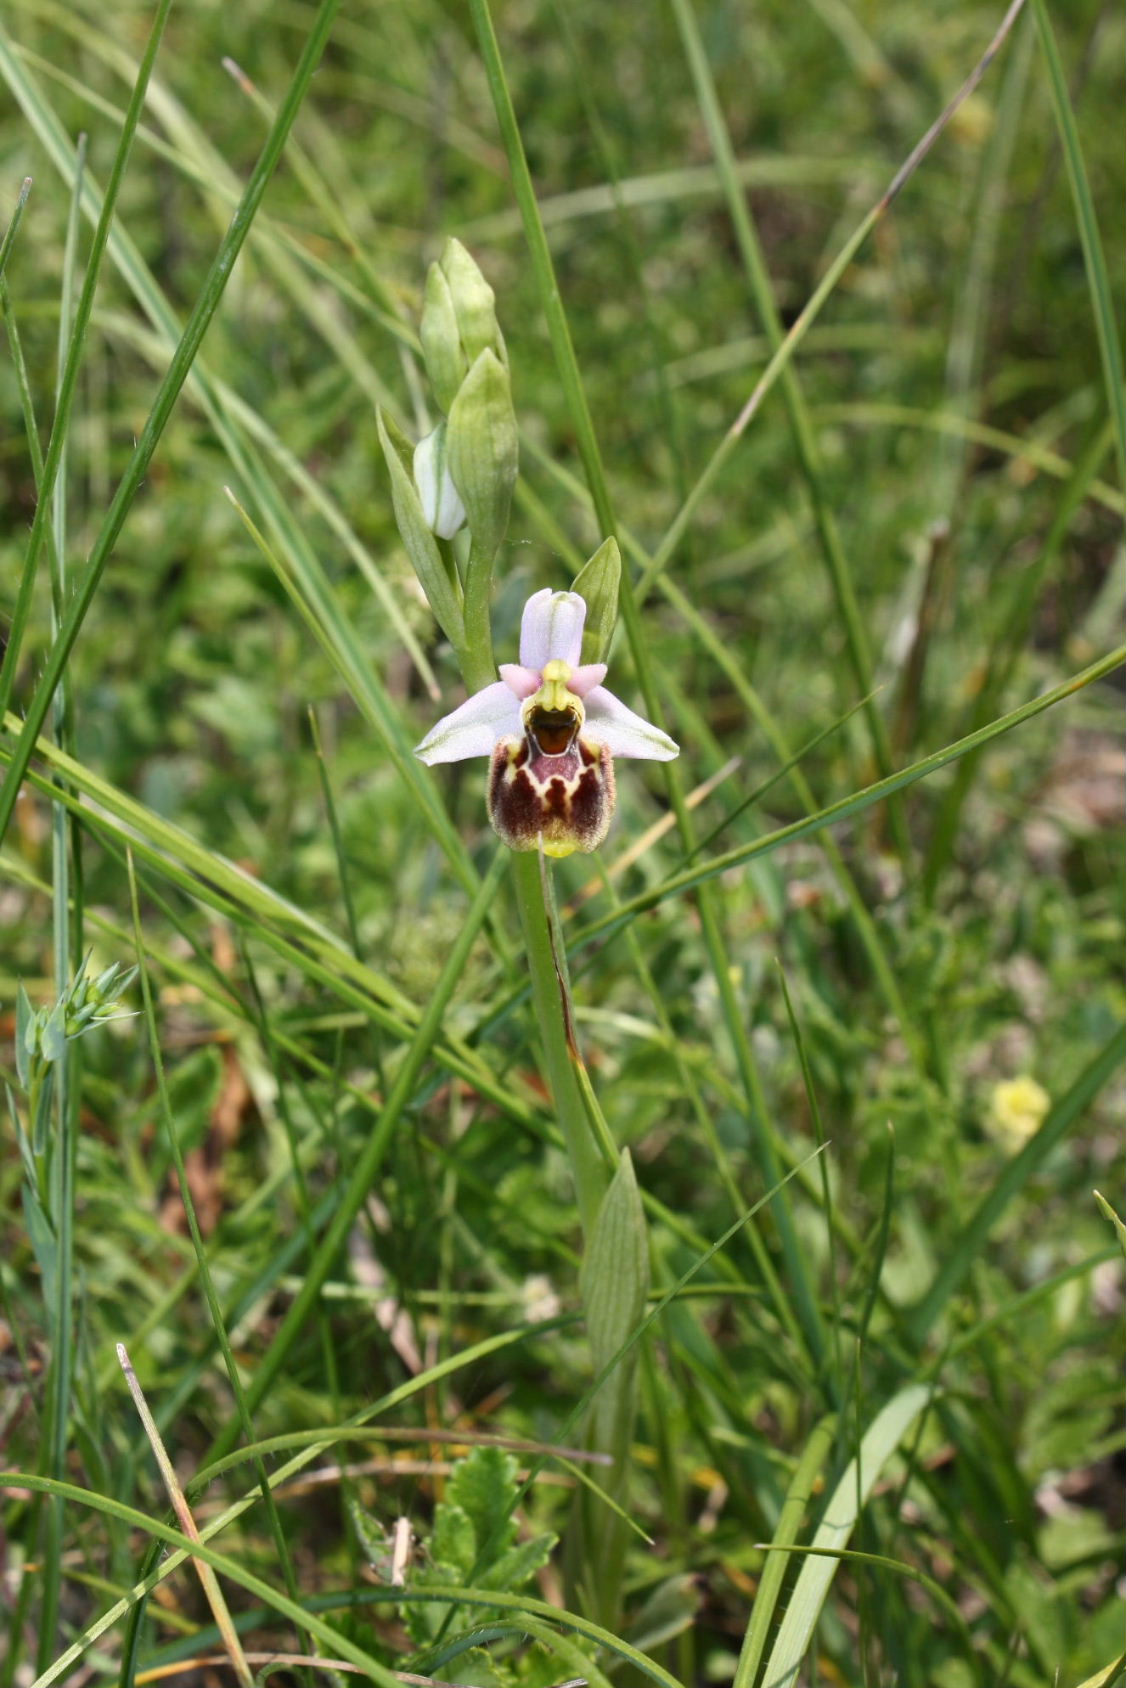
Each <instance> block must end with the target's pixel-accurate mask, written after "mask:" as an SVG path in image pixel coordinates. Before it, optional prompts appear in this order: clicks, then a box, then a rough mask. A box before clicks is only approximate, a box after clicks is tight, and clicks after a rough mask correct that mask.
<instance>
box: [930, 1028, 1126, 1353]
mask: <svg viewBox="0 0 1126 1688" xmlns="http://www.w3.org/2000/svg"><path fill="white" fill-rule="evenodd" d="M1124 1059H1126V1031H1124V1030H1122V1029H1119V1030H1117V1031H1115V1032H1114V1033H1113V1035H1112V1036H1111V1037H1109V1038H1108V1039H1107V1041H1106V1043H1104V1044H1103V1046H1102V1048H1101V1049H1100V1050H1099V1052H1098V1054H1097V1055H1096V1056H1095V1058H1094V1060H1092V1061H1091V1062H1090V1063H1089V1064H1088V1065H1087V1066H1086V1067H1085V1068H1084V1069H1083V1071H1082V1072H1081V1073H1080V1075H1079V1077H1078V1078H1077V1079H1076V1080H1075V1082H1074V1084H1073V1085H1072V1086H1071V1088H1070V1090H1068V1091H1066V1092H1065V1094H1064V1095H1063V1096H1061V1097H1060V1099H1059V1101H1058V1102H1057V1103H1056V1104H1055V1106H1054V1107H1053V1108H1052V1109H1051V1111H1050V1113H1049V1114H1048V1116H1047V1118H1046V1119H1045V1121H1044V1123H1043V1125H1042V1126H1041V1127H1040V1129H1039V1131H1037V1133H1036V1135H1035V1136H1034V1137H1031V1138H1030V1139H1029V1140H1028V1142H1027V1143H1026V1144H1025V1145H1024V1148H1023V1149H1021V1150H1020V1152H1019V1154H1016V1155H1014V1156H1013V1158H1012V1160H1010V1161H1008V1162H1007V1163H1006V1165H1005V1167H1004V1170H1003V1171H1002V1172H1001V1175H1000V1177H999V1178H998V1179H997V1181H996V1183H995V1184H994V1185H993V1187H992V1189H991V1190H990V1191H989V1192H988V1194H987V1195H985V1196H984V1197H983V1198H982V1200H981V1201H980V1202H979V1203H978V1206H977V1207H976V1208H975V1209H974V1212H973V1213H972V1214H971V1215H970V1218H969V1219H968V1220H967V1222H966V1224H965V1226H964V1228H963V1230H962V1233H961V1235H960V1236H959V1237H958V1238H957V1239H956V1240H955V1242H954V1243H953V1245H952V1246H951V1247H950V1248H948V1249H947V1250H946V1251H945V1252H944V1255H943V1261H942V1265H941V1266H940V1267H939V1269H938V1271H937V1273H936V1274H935V1277H934V1280H933V1282H932V1283H931V1286H930V1288H929V1289H928V1290H927V1292H926V1294H925V1295H924V1296H923V1298H922V1300H921V1301H919V1302H918V1303H917V1305H916V1306H915V1308H914V1309H913V1310H912V1312H911V1314H910V1326H911V1330H912V1333H913V1335H914V1337H915V1340H916V1341H917V1342H918V1343H919V1344H920V1346H921V1345H922V1344H923V1343H924V1342H925V1341H926V1339H927V1337H928V1336H929V1334H930V1332H931V1330H932V1328H933V1326H934V1324H935V1322H936V1320H937V1319H938V1317H939V1314H940V1313H941V1312H942V1310H943V1308H944V1307H945V1306H946V1303H947V1302H948V1301H949V1300H950V1297H951V1296H952V1295H953V1294H954V1293H955V1291H956V1290H957V1288H958V1286H959V1285H960V1284H961V1282H962V1280H963V1279H964V1278H965V1276H966V1274H967V1273H968V1272H969V1270H970V1268H971V1266H972V1265H973V1263H974V1261H975V1260H977V1259H978V1258H980V1255H981V1251H982V1249H983V1247H984V1245H985V1243H986V1240H987V1239H988V1237H989V1235H990V1233H991V1232H992V1231H993V1229H994V1227H995V1226H996V1224H997V1221H998V1220H999V1219H1000V1217H1001V1215H1002V1214H1003V1213H1004V1212H1005V1209H1006V1208H1007V1207H1008V1206H1009V1203H1010V1202H1011V1201H1012V1200H1013V1198H1014V1197H1015V1196H1017V1195H1018V1194H1019V1193H1020V1191H1021V1190H1023V1189H1024V1187H1025V1185H1026V1184H1027V1183H1028V1180H1029V1179H1030V1178H1031V1177H1032V1176H1033V1174H1034V1173H1036V1172H1037V1171H1039V1169H1040V1167H1041V1166H1043V1164H1044V1162H1045V1160H1046V1159H1047V1158H1048V1156H1049V1155H1050V1154H1051V1152H1052V1150H1053V1149H1054V1148H1055V1147H1056V1144H1057V1143H1059V1142H1061V1141H1062V1139H1063V1138H1064V1136H1065V1135H1066V1133H1067V1132H1068V1131H1069V1130H1070V1128H1071V1126H1072V1125H1073V1124H1074V1123H1075V1121H1076V1120H1077V1119H1078V1117H1079V1115H1080V1114H1081V1113H1082V1112H1083V1110H1084V1109H1085V1108H1086V1107H1088V1106H1089V1105H1090V1103H1091V1102H1092V1101H1093V1100H1094V1098H1095V1097H1096V1096H1097V1095H1098V1093H1099V1091H1100V1090H1101V1089H1102V1087H1103V1085H1104V1084H1105V1083H1106V1081H1107V1079H1108V1078H1109V1077H1110V1075H1111V1074H1112V1073H1113V1072H1114V1070H1115V1068H1116V1067H1118V1066H1119V1065H1120V1064H1121V1062H1122V1061H1123V1060H1124Z"/></svg>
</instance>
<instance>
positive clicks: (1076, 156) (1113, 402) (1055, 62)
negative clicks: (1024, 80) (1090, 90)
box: [1032, 0, 1126, 489]
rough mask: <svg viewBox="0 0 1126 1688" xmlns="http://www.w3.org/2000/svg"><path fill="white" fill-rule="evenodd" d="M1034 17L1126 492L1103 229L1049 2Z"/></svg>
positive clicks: (1122, 403) (1125, 398) (1123, 420)
mask: <svg viewBox="0 0 1126 1688" xmlns="http://www.w3.org/2000/svg"><path fill="white" fill-rule="evenodd" d="M1032 15H1033V17H1034V18H1035V19H1036V29H1037V32H1038V34H1039V37H1040V49H1041V51H1042V52H1043V54H1044V61H1045V63H1046V65H1047V67H1048V86H1049V88H1050V89H1051V94H1052V109H1053V110H1054V112H1055V117H1056V126H1057V127H1058V129H1059V132H1060V141H1061V142H1062V145H1063V155H1064V160H1065V162H1066V164H1067V178H1068V181H1069V183H1070V184H1071V197H1072V199H1073V200H1074V202H1075V220H1076V222H1077V223H1078V225H1079V239H1080V242H1081V244H1082V247H1083V262H1084V265H1085V267H1086V270H1087V286H1088V287H1089V288H1090V292H1091V306H1092V310H1093V312H1094V317H1095V328H1096V331H1097V333H1098V338H1099V356H1100V358H1101V360H1102V366H1103V380H1104V381H1105V383H1106V398H1107V405H1108V407H1109V410H1110V415H1111V418H1112V420H1113V422H1114V443H1115V449H1116V451H1117V453H1118V476H1119V481H1120V482H1121V484H1122V486H1123V488H1124V489H1126V384H1124V383H1123V380H1122V348H1121V346H1120V345H1119V343H1118V326H1117V323H1116V320H1115V313H1114V304H1113V301H1112V299H1111V292H1110V280H1109V277H1108V276H1107V270H1106V259H1105V257H1104V256H1103V248H1102V241H1101V240H1100V238H1099V225H1098V221H1097V219H1096V217H1095V207H1094V203H1093V201H1092V199H1091V188H1090V184H1089V182H1088V181H1087V166H1086V164H1085V163H1084V161H1083V148H1082V146H1081V145H1080V141H1079V130H1078V127H1077V126H1076V122H1075V113H1074V111H1073V110H1072V107H1071V97H1070V95H1069V94H1068V91H1067V78H1066V77H1065V75H1064V72H1063V64H1062V61H1061V59H1060V54H1059V48H1058V47H1057V45H1056V37H1055V32H1054V30H1053V29H1052V20H1051V18H1050V16H1049V14H1048V8H1047V5H1046V4H1045V0H1032Z"/></svg>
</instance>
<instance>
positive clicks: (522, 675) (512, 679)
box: [500, 662, 543, 699]
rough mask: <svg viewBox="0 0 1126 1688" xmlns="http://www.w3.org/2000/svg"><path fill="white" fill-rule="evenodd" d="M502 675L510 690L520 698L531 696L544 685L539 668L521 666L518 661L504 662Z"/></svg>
mask: <svg viewBox="0 0 1126 1688" xmlns="http://www.w3.org/2000/svg"><path fill="white" fill-rule="evenodd" d="M500 677H501V679H502V680H503V681H504V683H505V685H506V686H507V687H508V689H509V691H510V692H513V693H515V695H516V696H517V697H518V698H520V699H524V698H526V697H531V695H532V693H533V692H538V691H539V689H540V687H541V686H542V685H543V675H542V674H541V673H540V672H539V670H538V669H537V668H521V666H520V664H519V663H518V662H502V663H501V665H500Z"/></svg>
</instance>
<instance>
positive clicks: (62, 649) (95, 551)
mask: <svg viewBox="0 0 1126 1688" xmlns="http://www.w3.org/2000/svg"><path fill="white" fill-rule="evenodd" d="M169 5H170V0H161V4H160V9H159V11H158V14H157V20H156V23H155V24H154V29H153V33H152V35H150V41H149V45H148V46H147V47H146V51H145V57H144V60H143V61H142V74H141V76H140V77H139V79H138V84H137V89H136V90H135V95H134V99H133V100H132V101H131V102H130V108H129V110H130V114H131V116H132V122H133V126H134V127H135V126H136V120H137V118H138V117H139V115H140V108H141V103H142V100H143V95H144V81H145V80H146V78H147V74H148V71H149V70H151V66H152V62H153V60H154V59H155V56H156V49H157V45H158V42H159V31H160V28H161V27H163V20H164V18H165V16H166V15H167V11H168V7H169ZM338 5H339V0H321V4H320V6H319V8H318V10H317V14H316V17H315V19H314V21H313V25H312V28H311V30H310V32H309V35H308V37H307V39H306V42H305V46H304V49H303V51H302V54H301V58H300V61H299V63H298V66H297V69H296V71H295V72H294V76H293V80H292V82H291V84H290V87H289V89H288V91H287V93H286V97H285V100H284V101H283V103H282V106H281V108H280V111H279V115H278V121H277V123H276V124H275V125H274V128H273V130H272V131H271V133H270V136H269V138H268V139H267V142H266V145H265V147H264V148H263V150H262V154H261V156H260V158H259V160H258V163H257V164H256V165H255V168H254V170H253V172H252V173H251V176H250V179H249V181H248V182H247V185H246V191H245V192H244V194H243V197H242V199H241V200H240V202H239V205H238V207H237V209H236V211H235V214H234V217H233V218H232V220H231V225H230V228H229V229H228V231H227V234H226V236H225V237H224V239H223V241H222V242H221V243H220V246H219V250H218V252H217V253H216V256H215V260H214V262H213V263H212V266H211V269H210V271H209V273H208V276H207V278H206V280H205V281H204V284H203V287H202V289H201V291H200V294H199V297H198V298H197V300H196V303H195V306H194V308H193V310H192V312H191V315H190V317H189V318H188V322H187V325H186V326H185V329H184V333H183V335H182V337H181V339H180V342H179V345H178V346H177V348H176V353H175V355H174V357H173V359H172V362H171V364H170V365H169V367H168V371H167V374H166V375H165V378H164V380H163V381H162V382H161V384H160V388H159V390H158V392H157V395H156V398H155V399H154V401H153V406H152V409H151V410H150V412H149V415H148V418H147V420H146V422H145V425H144V428H143V429H142V431H141V436H140V439H139V440H138V442H137V445H136V447H135V449H134V452H133V455H132V458H131V460H130V463H129V467H128V468H127V469H126V471H125V474H124V476H123V477H122V479H121V482H120V483H119V485H118V489H117V491H116V493H115V494H114V498H113V502H112V504H111V505H110V508H109V510H108V511H107V513H106V516H105V519H104V521H103V523H102V527H101V530H100V532H99V534H98V537H97V539H96V540H95V541H94V545H93V548H92V549H91V552H90V555H89V557H88V558H87V561H86V566H85V568H84V570H83V572H82V574H81V577H80V578H79V580H78V582H77V583H76V585H75V588H74V592H73V595H72V597H71V599H70V603H69V605H68V608H67V613H66V617H65V619H64V621H63V624H62V627H61V628H60V631H59V635H58V638H56V639H55V640H54V641H53V643H52V645H51V649H50V653H49V655H48V657H47V660H46V663H45V665H44V670H43V673H42V675H41V676H40V679H39V682H38V684H37V685H36V687H35V691H34V693H33V694H32V697H31V700H30V702H29V703H28V706H27V712H26V719H25V721H24V726H23V730H22V732H21V733H20V736H19V739H18V740H17V743H16V746H15V749H14V751H13V754H12V759H11V761H10V763H9V766H8V771H7V773H6V775H5V777H4V781H3V784H2V785H0V838H3V836H4V834H5V833H6V831H7V828H8V823H9V821H10V820H11V817H12V811H13V809H14V808H15V803H16V796H17V793H18V791H19V788H20V785H21V784H22V781H23V777H24V774H25V772H26V770H27V765H28V762H29V760H30V758H31V754H32V750H33V748H34V745H35V740H36V739H37V738H38V736H39V733H40V731H41V730H42V727H43V723H44V721H45V720H46V717H47V711H48V709H49V708H50V705H51V699H52V698H53V697H54V694H55V690H56V688H57V687H58V684H59V681H60V679H61V677H62V674H63V670H64V669H65V667H66V664H67V660H68V658H69V656H70V653H71V651H72V649H73V648H74V645H75V642H76V641H77V638H78V635H79V633H80V632H81V629H82V624H83V622H84V621H85V619H86V615H87V612H88V611H89V608H90V605H91V604H92V602H93V600H94V595H95V593H96V592H97V589H98V584H99V582H100V580H101V577H102V574H103V572H104V570H105V567H106V564H107V563H108V561H109V557H110V554H111V552H112V550H113V546H114V544H115V542H116V540H117V537H118V535H119V533H120V532H121V529H122V527H123V526H124V524H125V518H126V516H127V515H128V513H129V510H130V507H131V506H132V503H133V500H134V498H135V497H136V495H137V492H138V491H139V489H140V486H141V483H142V481H143V480H144V477H145V474H146V472H147V470H148V467H149V464H150V462H151V461H152V457H153V453H154V452H155V450H156V448H157V445H158V444H159V443H160V438H161V435H162V434H163V432H164V429H165V427H166V425H167V423H168V419H169V417H170V416H171V414H172V409H173V407H174V405H175V403H176V400H177V398H178V397H179V393H180V389H181V387H182V386H183V384H184V381H185V380H186V379H187V375H188V372H189V370H190V369H191V366H192V363H193V362H194V360H195V357H196V354H197V353H198V351H199V348H200V345H201V343H202V341H203V337H204V334H205V333H206V332H207V328H208V326H209V324H210V322H211V319H212V317H213V316H214V315H215V312H216V311H217V310H218V308H219V304H220V301H221V300H222V297H223V294H224V292H225V290H226V286H227V282H228V280H229V278H230V274H231V270H232V269H233V267H234V263H235V260H236V258H237V257H238V254H239V252H240V250H241V249H242V245H243V242H244V241H245V239H246V236H247V234H248V232H249V229H250V226H251V224H252V222H253V220H254V216H255V213H256V211H257V209H258V206H259V205H260V204H261V201H262V196H263V195H264V193H265V191H266V188H267V186H268V184H269V181H270V177H271V176H272V175H273V172H274V169H275V167H276V165H277V162H278V159H279V158H280V157H281V154H282V150H283V148H284V146H285V142H286V137H287V136H288V134H289V130H290V127H291V126H292V124H293V121H294V118H295V117H296V116H297V112H298V109H299V108H300V105H301V102H302V100H303V99H304V97H305V94H306V92H307V90H308V86H309V83H310V81H311V80H312V76H313V72H314V70H315V69H316V66H317V63H318V61H319V59H320V56H321V53H322V52H323V50H324V46H325V43H326V41H327V40H328V34H329V30H330V29H331V26H332V20H333V16H334V14H335V12H336V9H337V6H338ZM3 50H4V43H2V42H0V56H2V52H3ZM9 58H10V55H9ZM131 139H132V131H131V130H130V131H129V132H128V134H127V135H123V137H122V141H123V143H124V144H123V145H119V148H118V153H117V155H116V157H115V161H114V170H113V173H112V175H111V178H110V186H109V187H108V188H107V193H106V200H105V204H104V206H103V213H102V217H101V219H100V222H99V229H98V234H97V235H96V236H95V242H94V248H93V250H92V252H91V255H90V260H89V263H88V267H87V272H86V281H85V284H84V288H83V296H82V299H81V300H80V302H79V308H78V312H77V313H76V319H75V327H74V333H73V335H72V337H71V343H72V347H73V348H74V350H73V356H72V358H71V359H68V374H69V391H70V392H71V393H73V388H74V383H75V381H76V380H77V375H78V362H79V351H80V348H81V343H82V339H83V338H84V336H85V331H86V328H87V326H88V322H89V313H90V309H91V308H92V306H93V294H94V285H95V282H96V279H97V274H98V270H99V267H100V263H101V258H102V255H103V253H104V250H105V243H106V240H107V239H108V237H109V227H110V221H111V218H112V214H113V209H114V205H115V203H116V196H117V189H118V187H119V186H120V182H121V178H122V176H123V174H124V170H125V164H126V161H127V157H128V151H129V146H128V142H129V141H131ZM71 365H73V368H71ZM60 420H62V417H61V416H60V415H57V416H56V426H55V428H54V429H53V430H52V438H51V446H49V447H48V453H47V458H46V461H45V464H44V484H43V487H42V489H41V493H40V499H39V504H38V505H37V508H36V521H37V522H39V523H40V532H41V531H42V520H44V519H45V517H44V518H40V515H39V512H40V510H44V511H45V510H46V508H47V503H48V497H49V493H50V488H51V485H52V483H53V480H54V473H55V471H56V469H57V465H58V453H59V451H60V450H61V444H62V433H63V431H62V430H61V429H60V426H59V423H60ZM56 440H57V441H58V444H57V445H56V443H55V442H56ZM52 447H53V448H54V459H53V462H52ZM38 543H39V541H38V538H37V536H36V533H35V527H34V525H33V530H32V540H31V541H30V542H29V546H28V550H29V552H33V551H34V550H35V549H36V547H37V545H38Z"/></svg>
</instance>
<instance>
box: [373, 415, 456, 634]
mask: <svg viewBox="0 0 1126 1688" xmlns="http://www.w3.org/2000/svg"><path fill="white" fill-rule="evenodd" d="M376 422H377V425H378V428H379V443H380V444H381V445H382V447H383V455H384V457H385V458H386V460H387V469H388V473H389V474H390V476H391V502H392V504H393V505H394V507H395V521H396V524H397V526H398V529H399V533H400V535H401V537H402V541H403V544H404V545H405V546H406V548H407V556H408V557H409V558H410V560H411V567H412V568H413V569H414V572H415V574H416V575H417V576H418V579H419V584H420V585H421V587H422V590H423V591H424V592H425V593H426V600H427V602H428V604H429V605H430V608H431V609H432V610H433V612H434V617H435V620H436V621H437V623H438V625H439V627H440V628H441V629H442V632H443V633H444V634H445V635H446V638H447V639H448V640H449V641H450V643H451V645H453V647H454V649H455V650H460V649H461V646H462V645H463V644H464V642H465V624H464V618H463V616H462V609H461V595H460V591H459V589H458V587H457V586H455V584H454V581H453V580H452V579H451V577H450V575H449V574H448V573H447V570H446V565H445V563H444V561H443V560H442V553H441V551H440V550H439V549H438V541H437V540H436V539H435V538H434V535H433V534H432V533H431V531H430V528H429V526H428V524H427V521H426V516H425V515H424V513H423V509H422V501H421V499H420V498H419V496H418V490H417V488H416V487H415V484H414V463H413V459H414V452H413V448H412V447H411V445H410V444H409V443H408V441H407V439H406V438H405V436H404V435H403V433H402V432H401V430H400V429H399V428H398V427H397V426H396V424H395V422H394V421H393V420H392V418H391V417H390V416H388V415H387V414H386V413H385V412H384V411H382V410H379V411H377V412H376ZM454 478H455V481H456V478H457V477H456V476H455V477H454ZM463 497H464V494H463Z"/></svg>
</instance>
